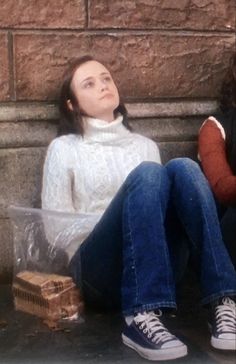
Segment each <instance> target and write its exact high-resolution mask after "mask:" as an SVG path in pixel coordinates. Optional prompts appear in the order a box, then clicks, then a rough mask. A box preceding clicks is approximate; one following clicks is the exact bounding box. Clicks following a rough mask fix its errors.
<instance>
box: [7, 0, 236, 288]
mask: <svg viewBox="0 0 236 364" xmlns="http://www.w3.org/2000/svg"><path fill="white" fill-rule="evenodd" d="M235 7H236V5H235V0H178V1H172V0H136V1H134V0H128V1H121V0H113V1H110V0H70V1H65V0H64V1H63V0H40V1H37V0H21V1H15V0H8V1H4V0H0V9H1V10H0V167H1V175H0V189H1V190H0V192H1V193H0V232H1V240H0V252H1V253H0V256H1V258H0V261H1V264H0V280H4V281H5V280H6V279H9V277H10V275H11V271H12V251H13V250H12V249H13V244H12V228H11V225H10V222H9V219H8V215H7V206H9V205H10V204H18V205H21V206H34V207H38V206H40V187H41V175H42V165H43V159H44V155H45V150H46V147H47V145H48V143H49V142H50V141H51V140H52V139H53V138H54V137H55V135H56V124H57V118H58V114H57V109H56V100H57V97H58V90H59V88H60V81H61V76H62V73H63V71H64V69H65V67H66V65H67V64H68V61H69V60H72V59H73V58H75V57H78V56H81V55H83V54H85V53H89V54H92V55H94V56H95V57H97V58H99V59H100V60H101V61H103V62H104V63H105V64H106V65H107V66H108V67H109V68H110V69H111V71H112V72H113V75H114V78H115V80H116V82H117V84H118V86H119V89H120V92H121V94H122V95H123V97H124V100H125V102H126V103H127V106H128V111H129V113H130V117H131V121H132V125H133V127H134V129H135V130H137V131H139V132H141V133H143V134H145V135H148V136H150V137H152V138H153V139H154V140H156V141H157V142H159V144H160V148H161V152H162V157H163V160H164V161H166V160H168V159H169V158H171V157H173V156H182V155H190V156H192V157H196V135H197V130H198V128H199V125H200V124H201V122H202V120H203V119H204V117H205V115H208V114H209V113H212V112H214V111H215V109H216V98H217V94H218V91H219V86H220V84H221V80H222V77H223V75H224V72H225V69H226V67H227V64H228V60H229V58H230V56H231V54H232V52H233V51H234V50H235V29H236V27H235Z"/></svg>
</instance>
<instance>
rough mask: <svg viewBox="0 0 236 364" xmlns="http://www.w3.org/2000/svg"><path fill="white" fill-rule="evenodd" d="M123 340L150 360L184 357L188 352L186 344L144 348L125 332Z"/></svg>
mask: <svg viewBox="0 0 236 364" xmlns="http://www.w3.org/2000/svg"><path fill="white" fill-rule="evenodd" d="M122 341H123V343H124V344H125V345H126V346H128V347H129V348H131V349H134V350H135V351H136V352H137V353H138V354H139V355H140V356H142V357H143V358H145V359H148V360H171V359H177V358H182V357H183V356H186V355H187V354H188V349H187V346H186V345H184V344H183V345H181V346H176V347H173V348H168V349H159V350H152V349H145V348H143V347H142V346H140V345H138V344H136V343H135V342H133V341H132V340H130V339H129V338H128V337H127V336H125V335H124V334H122Z"/></svg>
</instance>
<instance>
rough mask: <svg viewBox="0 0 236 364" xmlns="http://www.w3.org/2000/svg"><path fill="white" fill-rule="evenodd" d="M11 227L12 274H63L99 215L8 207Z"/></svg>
mask: <svg viewBox="0 0 236 364" xmlns="http://www.w3.org/2000/svg"><path fill="white" fill-rule="evenodd" d="M8 214H9V217H10V219H11V222H12V224H13V239H14V274H17V273H18V272H20V271H23V270H37V271H39V272H45V273H57V274H66V273H67V269H68V263H69V261H70V259H71V258H72V256H73V254H74V253H75V252H76V250H77V249H78V247H79V245H80V243H81V242H82V241H83V240H84V239H85V238H86V237H87V236H88V234H89V233H90V231H91V230H92V229H93V227H94V226H95V225H96V223H97V221H98V220H99V218H100V216H99V215H95V214H94V215H92V214H73V213H64V212H57V211H48V210H42V209H36V208H25V207H18V206H10V207H9V208H8Z"/></svg>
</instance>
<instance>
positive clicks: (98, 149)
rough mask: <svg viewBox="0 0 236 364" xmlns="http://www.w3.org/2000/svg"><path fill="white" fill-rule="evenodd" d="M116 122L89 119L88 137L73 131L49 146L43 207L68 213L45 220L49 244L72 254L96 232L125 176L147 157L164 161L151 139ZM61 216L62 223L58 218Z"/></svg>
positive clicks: (119, 120) (86, 120)
mask: <svg viewBox="0 0 236 364" xmlns="http://www.w3.org/2000/svg"><path fill="white" fill-rule="evenodd" d="M122 118H123V117H122V116H119V117H117V118H116V119H115V120H114V121H113V122H110V123H108V122H106V121H103V120H98V119H93V118H85V125H86V129H85V136H84V137H81V136H78V135H75V134H69V135H65V136H61V137H58V138H56V139H55V140H53V141H52V143H51V144H50V146H49V148H48V151H47V155H46V160H45V164H44V172H43V188H42V196H41V197H42V208H43V209H46V210H53V211H61V212H69V213H72V214H69V215H67V214H65V217H63V215H62V214H60V216H61V217H60V218H59V217H58V216H57V217H55V218H52V217H50V218H47V219H45V220H44V223H45V228H46V235H47V238H48V239H49V241H50V243H51V244H53V245H59V246H61V247H63V248H65V249H66V250H67V251H68V254H69V256H70V257H71V256H72V255H73V254H74V252H75V251H76V249H77V248H78V246H79V245H80V244H81V242H82V241H83V240H84V239H85V238H86V237H87V236H88V234H89V233H90V232H91V231H92V229H93V227H94V226H95V224H96V222H97V221H98V220H99V219H100V217H101V215H102V214H103V212H104V211H105V209H106V208H107V206H108V204H109V203H110V201H111V200H112V198H113V197H114V196H115V194H116V192H117V191H118V189H119V187H120V186H121V185H122V183H123V182H124V180H125V179H126V177H127V175H128V174H129V173H130V172H131V170H132V169H134V168H135V167H136V166H137V165H139V164H140V163H141V162H143V161H154V162H157V163H161V160H160V154H159V149H158V147H157V145H156V143H154V142H153V141H152V140H150V139H148V138H146V137H144V136H141V135H138V134H135V133H132V132H130V131H129V130H128V129H127V128H126V127H125V126H124V125H123V124H122ZM59 220H60V221H59Z"/></svg>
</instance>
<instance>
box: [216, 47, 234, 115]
mask: <svg viewBox="0 0 236 364" xmlns="http://www.w3.org/2000/svg"><path fill="white" fill-rule="evenodd" d="M219 103H220V108H221V110H222V111H227V110H229V109H230V108H232V107H234V108H236V52H235V53H234V54H233V56H232V58H231V59H230V65H229V68H228V70H227V72H226V75H225V78H224V80H223V83H222V86H221V90H220V98H219Z"/></svg>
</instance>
